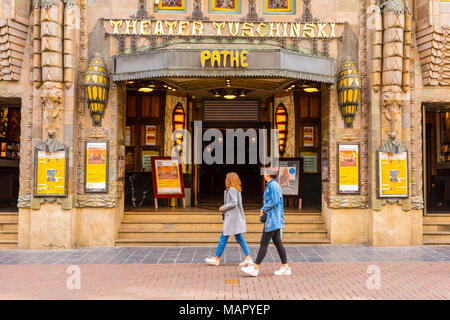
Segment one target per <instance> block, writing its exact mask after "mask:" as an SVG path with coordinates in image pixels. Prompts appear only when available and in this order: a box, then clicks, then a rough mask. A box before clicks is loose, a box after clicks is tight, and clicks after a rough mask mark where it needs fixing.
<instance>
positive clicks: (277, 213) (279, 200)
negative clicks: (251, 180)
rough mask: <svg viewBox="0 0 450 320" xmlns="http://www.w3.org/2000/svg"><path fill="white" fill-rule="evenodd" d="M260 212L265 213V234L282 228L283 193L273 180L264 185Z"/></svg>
mask: <svg viewBox="0 0 450 320" xmlns="http://www.w3.org/2000/svg"><path fill="white" fill-rule="evenodd" d="M262 210H263V211H264V212H266V213H267V220H266V223H265V224H264V230H265V231H266V232H270V231H274V230H277V229H283V228H284V206H283V191H282V190H281V187H280V185H279V184H278V182H277V181H276V180H275V179H272V180H270V181H269V182H268V183H267V185H266V190H265V191H264V206H263V207H262Z"/></svg>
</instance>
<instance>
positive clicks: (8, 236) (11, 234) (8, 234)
mask: <svg viewBox="0 0 450 320" xmlns="http://www.w3.org/2000/svg"><path fill="white" fill-rule="evenodd" d="M18 238H19V236H18V233H17V231H0V240H16V241H17V239H18Z"/></svg>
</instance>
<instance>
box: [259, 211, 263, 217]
mask: <svg viewBox="0 0 450 320" xmlns="http://www.w3.org/2000/svg"><path fill="white" fill-rule="evenodd" d="M263 214H264V211H263V209H261V210H260V211H259V216H260V217H261V216H262V215H263Z"/></svg>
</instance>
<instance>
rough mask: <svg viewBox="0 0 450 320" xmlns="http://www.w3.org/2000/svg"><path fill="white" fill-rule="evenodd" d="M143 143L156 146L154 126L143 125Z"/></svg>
mask: <svg viewBox="0 0 450 320" xmlns="http://www.w3.org/2000/svg"><path fill="white" fill-rule="evenodd" d="M145 145H146V146H156V126H145Z"/></svg>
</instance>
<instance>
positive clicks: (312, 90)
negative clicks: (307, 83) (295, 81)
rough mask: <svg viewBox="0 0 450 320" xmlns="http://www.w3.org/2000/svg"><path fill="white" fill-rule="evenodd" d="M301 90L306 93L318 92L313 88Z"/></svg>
mask: <svg viewBox="0 0 450 320" xmlns="http://www.w3.org/2000/svg"><path fill="white" fill-rule="evenodd" d="M303 90H304V91H305V92H308V93H313V92H319V89H317V88H314V87H309V88H303Z"/></svg>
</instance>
